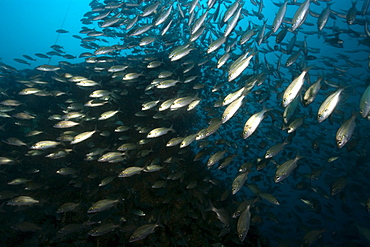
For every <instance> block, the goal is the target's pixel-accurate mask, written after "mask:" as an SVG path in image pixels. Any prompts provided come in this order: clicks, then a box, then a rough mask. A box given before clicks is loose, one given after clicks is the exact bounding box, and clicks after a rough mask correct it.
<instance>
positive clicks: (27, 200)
mask: <svg viewBox="0 0 370 247" xmlns="http://www.w3.org/2000/svg"><path fill="white" fill-rule="evenodd" d="M39 202H40V201H39V200H36V199H34V198H32V197H30V196H18V197H16V198H13V199H11V200H9V201H8V202H7V205H10V206H32V205H35V204H38V203H39Z"/></svg>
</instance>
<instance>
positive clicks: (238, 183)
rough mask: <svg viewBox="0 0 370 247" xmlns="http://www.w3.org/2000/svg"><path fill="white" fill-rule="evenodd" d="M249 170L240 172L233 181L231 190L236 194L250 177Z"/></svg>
mask: <svg viewBox="0 0 370 247" xmlns="http://www.w3.org/2000/svg"><path fill="white" fill-rule="evenodd" d="M248 173H249V172H248V171H246V172H243V173H241V174H239V175H238V176H237V177H236V178H235V179H234V181H233V183H232V185H231V187H232V189H231V192H232V194H233V195H235V194H236V193H237V192H238V191H239V190H240V189H241V188H242V187H243V186H244V183H245V181H247V179H248Z"/></svg>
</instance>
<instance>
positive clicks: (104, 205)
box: [87, 199, 120, 214]
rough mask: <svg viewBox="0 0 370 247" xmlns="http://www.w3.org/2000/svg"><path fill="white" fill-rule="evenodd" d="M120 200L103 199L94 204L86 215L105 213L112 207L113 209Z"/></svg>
mask: <svg viewBox="0 0 370 247" xmlns="http://www.w3.org/2000/svg"><path fill="white" fill-rule="evenodd" d="M119 201H120V200H119V199H116V200H110V199H103V200H100V201H97V202H95V203H94V204H93V205H91V207H89V209H88V210H87V213H89V214H92V213H97V212H102V211H106V210H108V209H110V208H112V207H114V206H115V205H116V204H117V203H118V202H119Z"/></svg>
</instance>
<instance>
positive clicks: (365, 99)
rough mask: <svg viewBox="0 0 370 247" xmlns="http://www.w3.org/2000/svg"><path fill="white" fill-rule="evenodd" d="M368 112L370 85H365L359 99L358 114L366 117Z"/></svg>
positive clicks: (369, 106) (369, 108)
mask: <svg viewBox="0 0 370 247" xmlns="http://www.w3.org/2000/svg"><path fill="white" fill-rule="evenodd" d="M369 112H370V86H367V87H366V89H365V91H364V93H363V94H362V96H361V99H360V114H361V116H362V117H363V118H366V117H367V116H368V115H369Z"/></svg>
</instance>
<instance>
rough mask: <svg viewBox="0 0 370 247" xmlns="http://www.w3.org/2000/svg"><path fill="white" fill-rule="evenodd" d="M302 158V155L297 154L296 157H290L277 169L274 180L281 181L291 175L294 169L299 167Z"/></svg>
mask: <svg viewBox="0 0 370 247" xmlns="http://www.w3.org/2000/svg"><path fill="white" fill-rule="evenodd" d="M301 158H302V157H300V156H299V155H298V154H297V156H296V157H295V158H294V159H290V160H288V161H286V162H284V163H283V164H282V165H280V166H279V168H278V169H277V170H276V173H275V178H274V182H275V183H279V182H281V181H283V180H284V179H286V178H287V177H288V176H289V175H290V173H292V171H293V170H294V169H295V168H296V167H297V162H298V160H300V159H301Z"/></svg>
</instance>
